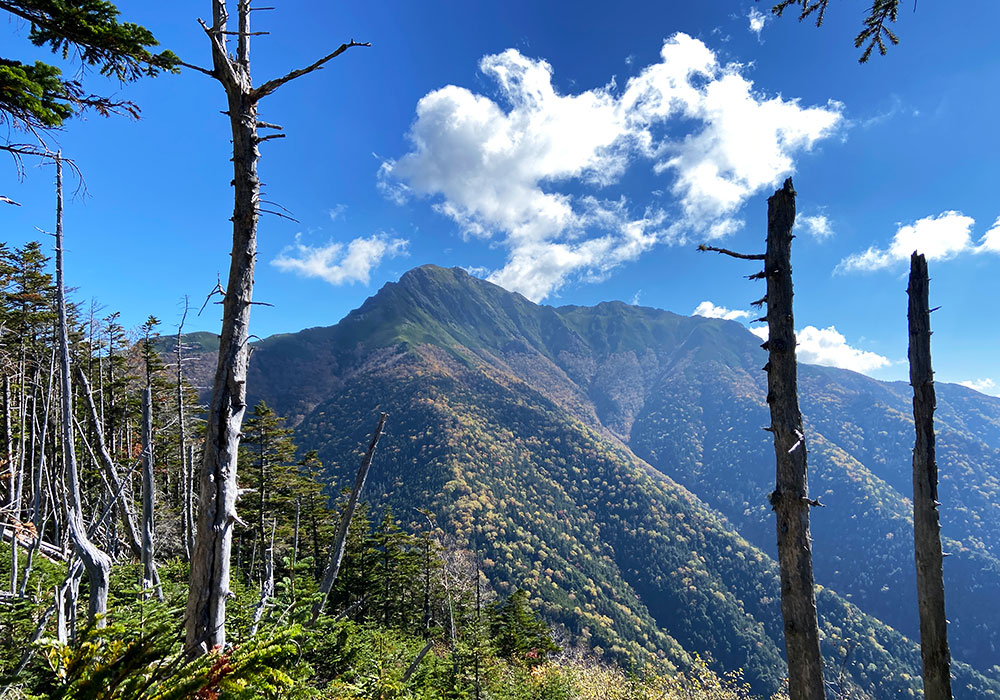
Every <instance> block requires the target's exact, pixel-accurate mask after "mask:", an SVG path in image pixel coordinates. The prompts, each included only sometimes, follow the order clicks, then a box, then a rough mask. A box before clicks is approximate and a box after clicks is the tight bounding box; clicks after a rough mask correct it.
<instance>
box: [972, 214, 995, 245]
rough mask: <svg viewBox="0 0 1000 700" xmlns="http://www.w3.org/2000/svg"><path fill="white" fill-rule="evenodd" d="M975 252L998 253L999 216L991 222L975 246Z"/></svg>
mask: <svg viewBox="0 0 1000 700" xmlns="http://www.w3.org/2000/svg"><path fill="white" fill-rule="evenodd" d="M976 252H977V253H1000V217H998V218H997V220H996V221H994V222H993V225H992V226H991V227H990V230H989V231H987V232H986V234H985V235H984V236H983V240H982V241H980V242H979V246H978V247H977V248H976Z"/></svg>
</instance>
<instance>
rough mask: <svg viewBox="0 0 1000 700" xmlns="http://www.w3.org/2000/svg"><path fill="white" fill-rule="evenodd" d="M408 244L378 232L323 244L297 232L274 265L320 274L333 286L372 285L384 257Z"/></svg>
mask: <svg viewBox="0 0 1000 700" xmlns="http://www.w3.org/2000/svg"><path fill="white" fill-rule="evenodd" d="M408 243H409V241H406V240H404V239H402V238H392V237H390V236H387V235H385V234H376V235H372V236H368V237H359V238H355V239H354V240H352V241H351V242H350V243H348V244H347V245H344V244H343V243H337V242H335V241H332V242H330V243H328V244H326V245H323V246H310V245H306V244H304V243H302V242H301V240H300V236H299V235H296V236H295V243H293V244H292V245H290V246H286V247H285V248H284V250H282V251H281V252H280V253H279V254H278V256H277V257H276V258H274V260H272V261H271V264H272V265H274V266H275V267H277V268H278V269H279V270H283V271H285V272H294V273H296V274H298V275H299V276H301V277H318V278H319V279H322V280H325V281H327V282H329V283H330V284H332V285H341V284H347V283H349V282H350V283H354V282H361V283H363V284H368V280H369V278H370V275H371V271H372V269H373V268H374V267H376V266H377V265H378V264H379V263H380V262H381V261H382V259H383V258H387V257H394V256H396V255H400V254H403V253H404V252H405V251H406V246H407V244H408Z"/></svg>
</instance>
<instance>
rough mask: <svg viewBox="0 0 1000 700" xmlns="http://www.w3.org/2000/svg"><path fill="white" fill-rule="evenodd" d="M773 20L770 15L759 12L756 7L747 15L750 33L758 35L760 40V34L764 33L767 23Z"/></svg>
mask: <svg viewBox="0 0 1000 700" xmlns="http://www.w3.org/2000/svg"><path fill="white" fill-rule="evenodd" d="M769 19H771V18H770V17H769V16H768V15H765V14H764V13H763V12H761V11H760V10H758V9H757V8H756V7H751V8H750V12H748V13H747V20H748V21H749V22H750V31H751V32H753V33H754V34H756V35H757V38H758V39H760V33H761V32H762V31H764V25H765V24H767V21H768V20H769Z"/></svg>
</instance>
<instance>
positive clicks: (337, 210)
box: [329, 204, 347, 221]
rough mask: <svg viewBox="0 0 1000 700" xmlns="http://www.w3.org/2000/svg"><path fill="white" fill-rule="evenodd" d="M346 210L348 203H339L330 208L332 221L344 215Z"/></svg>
mask: <svg viewBox="0 0 1000 700" xmlns="http://www.w3.org/2000/svg"><path fill="white" fill-rule="evenodd" d="M346 211H347V205H346V204H338V205H336V206H335V207H333V208H332V209H330V212H329V213H330V221H336V220H337V219H339V218H340V217H342V216H343V215H344V212H346Z"/></svg>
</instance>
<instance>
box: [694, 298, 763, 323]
mask: <svg viewBox="0 0 1000 700" xmlns="http://www.w3.org/2000/svg"><path fill="white" fill-rule="evenodd" d="M691 315H692V316H704V317H705V318H722V319H725V320H727V321H735V320H736V319H738V318H750V312H749V311H733V310H731V309H727V308H726V307H725V306H716V305H715V304H713V303H712V302H710V301H703V302H701V303H700V304H698V306H696V307H695V310H694V311H692V312H691Z"/></svg>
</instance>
